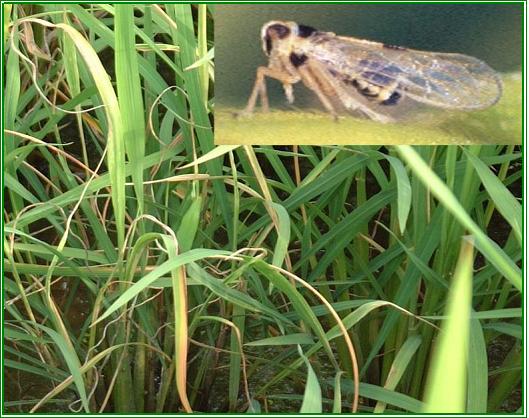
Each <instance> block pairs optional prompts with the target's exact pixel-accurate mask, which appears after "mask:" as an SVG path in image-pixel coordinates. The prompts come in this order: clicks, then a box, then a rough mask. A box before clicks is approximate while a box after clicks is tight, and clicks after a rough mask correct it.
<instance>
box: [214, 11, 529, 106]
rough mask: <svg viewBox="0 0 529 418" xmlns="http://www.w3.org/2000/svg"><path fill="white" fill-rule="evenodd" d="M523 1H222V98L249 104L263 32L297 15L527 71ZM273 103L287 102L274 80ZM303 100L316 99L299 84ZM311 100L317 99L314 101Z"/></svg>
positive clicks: (218, 49)
mask: <svg viewBox="0 0 529 418" xmlns="http://www.w3.org/2000/svg"><path fill="white" fill-rule="evenodd" d="M522 19H523V5H522V4H479V5H474V4H449V3H447V4H384V5H377V4H272V5H270V4H262V5H256V4H251V5H250V4H243V5H238V4H218V5H216V6H215V99H216V102H217V105H220V106H236V107H241V106H243V105H244V104H245V103H246V100H247V98H248V96H249V94H250V91H251V88H252V86H253V81H254V77H255V69H256V68H257V67H258V66H259V65H266V63H267V60H266V57H265V55H264V54H263V52H262V50H261V43H260V38H259V36H260V29H261V26H262V25H263V24H264V23H266V22H268V21H269V20H294V21H296V22H298V23H304V24H307V25H310V26H313V27H316V28H318V29H320V30H324V31H330V32H335V33H337V34H339V35H344V36H353V37H356V38H363V39H369V40H372V41H380V42H384V43H388V44H393V45H401V46H406V47H409V48H413V49H423V50H427V51H438V52H459V53H464V54H467V55H472V56H475V57H477V58H480V59H482V60H484V61H485V62H487V63H488V64H489V65H490V66H492V67H493V68H494V69H496V70H497V71H500V72H512V71H520V69H521V60H522V58H521V57H522V55H521V52H522V47H523V43H522ZM267 85H268V88H269V89H268V91H269V94H270V99H271V106H272V107H275V108H277V107H282V106H283V107H284V104H285V102H286V100H285V98H284V96H283V92H282V88H281V85H280V84H279V83H278V82H274V81H268V83H267ZM294 92H295V95H296V105H300V106H303V105H304V104H307V103H308V102H312V95H311V93H310V92H307V91H306V89H304V88H302V87H301V86H299V87H297V86H296V87H294ZM309 98H310V101H309Z"/></svg>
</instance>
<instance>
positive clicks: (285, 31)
mask: <svg viewBox="0 0 529 418" xmlns="http://www.w3.org/2000/svg"><path fill="white" fill-rule="evenodd" d="M273 35H276V36H277V37H278V38H279V39H285V38H286V37H287V36H288V35H290V29H289V28H288V26H285V25H280V24H277V23H276V24H273V25H270V26H268V28H267V29H266V36H267V37H272V36H273Z"/></svg>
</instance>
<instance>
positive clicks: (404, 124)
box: [215, 4, 523, 145]
mask: <svg viewBox="0 0 529 418" xmlns="http://www.w3.org/2000/svg"><path fill="white" fill-rule="evenodd" d="M522 18H523V10H522V7H521V5H518V4H494V5H492V4H481V5H468V4H448V5H447V4H443V5H428V4H421V5H411V4H409V5H387V4H386V5H373V4H370V5H359V4H334V5H324V4H318V5H308V4H305V5H297V6H296V7H295V8H292V7H291V6H290V5H267V6H266V7H264V6H261V5H242V6H241V5H237V6H236V7H235V6H234V5H228V4H226V5H219V6H218V7H217V8H216V21H217V24H216V27H215V42H216V47H215V49H216V58H215V60H216V90H215V95H216V112H215V119H216V133H215V142H216V143H217V144H233V145H236V144H268V145H289V144H312V145H322V144H380V145H390V144H429V145H435V144H437V145H439V144H498V143H501V144H519V143H521V119H522V116H521V109H522V107H521V90H522V82H521V51H522Z"/></svg>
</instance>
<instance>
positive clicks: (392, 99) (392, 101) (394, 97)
mask: <svg viewBox="0 0 529 418" xmlns="http://www.w3.org/2000/svg"><path fill="white" fill-rule="evenodd" d="M401 97H402V95H401V94H400V93H399V92H398V91H394V92H393V93H391V96H389V98H387V99H386V100H384V101H382V102H380V104H381V105H384V106H393V105H396V104H397V103H398V102H399V100H400V99H401Z"/></svg>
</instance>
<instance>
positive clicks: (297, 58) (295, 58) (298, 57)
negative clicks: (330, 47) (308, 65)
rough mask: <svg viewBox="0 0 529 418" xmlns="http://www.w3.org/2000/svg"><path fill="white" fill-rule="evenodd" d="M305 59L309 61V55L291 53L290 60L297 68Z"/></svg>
mask: <svg viewBox="0 0 529 418" xmlns="http://www.w3.org/2000/svg"><path fill="white" fill-rule="evenodd" d="M305 61H307V56H306V55H305V54H296V53H294V52H291V53H290V62H291V63H292V65H293V66H294V67H296V68H298V67H300V66H302V65H303V64H304V63H305Z"/></svg>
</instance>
